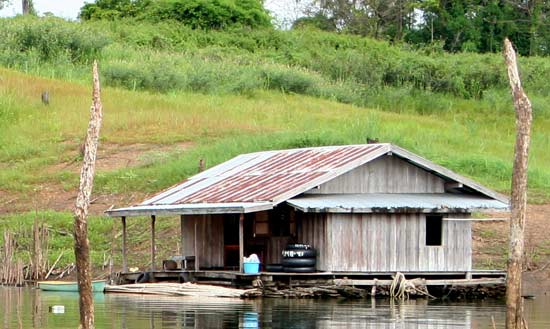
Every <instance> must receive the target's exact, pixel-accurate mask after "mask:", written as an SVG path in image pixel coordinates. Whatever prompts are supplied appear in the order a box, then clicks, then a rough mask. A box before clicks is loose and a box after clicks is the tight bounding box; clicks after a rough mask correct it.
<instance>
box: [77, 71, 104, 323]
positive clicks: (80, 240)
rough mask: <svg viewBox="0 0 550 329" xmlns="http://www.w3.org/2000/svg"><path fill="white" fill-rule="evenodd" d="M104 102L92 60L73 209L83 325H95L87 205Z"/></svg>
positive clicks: (92, 179) (92, 181) (92, 183)
mask: <svg viewBox="0 0 550 329" xmlns="http://www.w3.org/2000/svg"><path fill="white" fill-rule="evenodd" d="M101 117H102V106H101V100H100V88H99V74H98V70H97V62H96V61H94V64H93V92H92V107H91V109H90V122H89V124H88V130H87V133H86V140H85V142H84V161H83V163H82V169H81V171H80V184H79V188H78V194H77V197H76V204H75V210H74V240H75V243H74V253H75V259H76V270H77V272H76V277H77V281H78V289H79V296H80V297H79V309H80V327H79V328H82V329H91V328H94V300H93V298H92V275H91V273H90V272H91V268H90V242H89V241H88V207H89V206H90V195H91V194H92V188H93V185H94V173H95V160H96V156H97V144H98V142H99V130H100V128H101Z"/></svg>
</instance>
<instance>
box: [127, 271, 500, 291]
mask: <svg viewBox="0 0 550 329" xmlns="http://www.w3.org/2000/svg"><path fill="white" fill-rule="evenodd" d="M142 273H143V272H128V273H119V278H120V282H121V283H134V282H136V280H137V279H138V278H139V276H140V275H141V274H142ZM147 273H148V275H149V276H150V277H151V278H152V280H153V281H176V282H178V281H179V282H183V281H192V282H197V283H206V284H214V285H226V286H233V287H240V288H248V287H252V286H253V281H255V280H257V279H260V280H261V281H262V283H263V284H268V285H270V284H275V285H276V284H277V283H282V284H285V285H291V286H292V285H295V286H314V285H317V284H325V283H327V282H330V283H332V284H345V285H354V286H372V285H389V284H390V283H391V280H392V275H395V272H369V273H362V272H314V273H285V272H260V273H258V274H245V273H241V272H238V271H224V270H220V271H214V270H208V271H204V270H202V271H189V270H183V271H182V270H174V271H150V272H147ZM402 273H403V274H404V275H405V276H406V278H407V279H413V278H422V279H425V280H426V285H428V286H450V285H454V286H469V285H492V284H503V283H504V282H505V277H506V272H505V271H499V270H477V271H472V272H402Z"/></svg>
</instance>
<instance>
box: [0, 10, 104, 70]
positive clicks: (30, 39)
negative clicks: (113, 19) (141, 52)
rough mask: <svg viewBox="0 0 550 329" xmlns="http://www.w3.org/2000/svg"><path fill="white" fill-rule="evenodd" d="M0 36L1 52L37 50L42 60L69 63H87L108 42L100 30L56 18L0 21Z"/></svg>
mask: <svg viewBox="0 0 550 329" xmlns="http://www.w3.org/2000/svg"><path fill="white" fill-rule="evenodd" d="M0 39H1V40H2V43H0V50H1V51H2V52H3V53H4V54H6V53H9V54H11V55H13V56H14V57H20V55H21V54H25V53H36V54H37V55H38V56H39V59H40V60H41V61H45V62H47V61H50V62H55V61H58V59H59V58H60V57H61V58H67V59H68V60H69V61H70V62H71V63H84V62H88V61H90V60H91V59H93V58H95V57H97V56H98V55H99V53H100V52H101V50H102V49H103V48H104V47H105V46H106V45H107V44H109V39H108V38H107V37H106V36H105V35H104V34H103V33H100V32H98V31H95V30H91V29H89V28H87V27H83V26H79V25H76V24H74V23H69V22H66V21H64V20H62V19H59V18H55V17H46V18H28V17H16V18H14V19H3V20H0Z"/></svg>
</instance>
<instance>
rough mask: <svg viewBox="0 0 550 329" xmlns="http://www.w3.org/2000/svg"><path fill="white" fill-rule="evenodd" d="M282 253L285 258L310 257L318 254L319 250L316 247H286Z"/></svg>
mask: <svg viewBox="0 0 550 329" xmlns="http://www.w3.org/2000/svg"><path fill="white" fill-rule="evenodd" d="M281 254H282V255H283V258H310V257H315V256H317V251H316V250H315V249H296V250H292V249H291V250H288V249H285V250H283V252H282V253H281Z"/></svg>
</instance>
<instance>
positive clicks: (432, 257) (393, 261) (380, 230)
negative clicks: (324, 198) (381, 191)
mask: <svg viewBox="0 0 550 329" xmlns="http://www.w3.org/2000/svg"><path fill="white" fill-rule="evenodd" d="M324 216H327V217H326V219H324ZM452 216H453V217H455V215H452ZM300 223H301V225H300V226H299V227H298V238H299V239H300V242H304V243H309V244H311V245H313V246H314V247H315V248H316V249H317V250H318V251H319V254H318V259H317V269H318V270H321V271H360V272H394V271H470V270H471V257H472V254H471V223H470V222H469V221H443V223H442V245H441V246H426V217H425V215H424V214H303V216H302V217H301V221H300Z"/></svg>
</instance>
